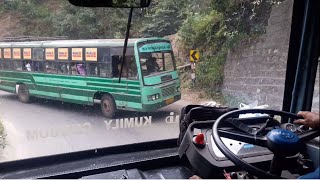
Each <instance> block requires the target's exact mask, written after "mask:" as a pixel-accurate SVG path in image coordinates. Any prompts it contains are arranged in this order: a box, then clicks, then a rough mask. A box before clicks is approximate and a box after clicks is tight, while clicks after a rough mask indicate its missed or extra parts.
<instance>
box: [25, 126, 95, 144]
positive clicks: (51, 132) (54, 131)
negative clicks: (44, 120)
mask: <svg viewBox="0 0 320 180" xmlns="http://www.w3.org/2000/svg"><path fill="white" fill-rule="evenodd" d="M90 129H91V124H90V123H89V122H85V123H82V124H80V123H75V124H68V125H66V126H64V127H51V128H49V129H43V130H39V129H36V130H27V131H26V134H27V139H28V140H38V139H46V138H56V137H66V136H70V135H73V134H84V133H87V132H88V131H89V130H90Z"/></svg>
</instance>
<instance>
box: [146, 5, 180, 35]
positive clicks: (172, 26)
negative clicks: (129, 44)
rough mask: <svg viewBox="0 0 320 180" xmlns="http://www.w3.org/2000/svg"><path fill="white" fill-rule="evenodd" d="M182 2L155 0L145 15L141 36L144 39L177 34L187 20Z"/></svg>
mask: <svg viewBox="0 0 320 180" xmlns="http://www.w3.org/2000/svg"><path fill="white" fill-rule="evenodd" d="M184 5H185V2H183V1H181V0H170V1H162V0H154V1H152V4H151V8H150V10H148V11H147V12H146V13H145V16H144V18H145V19H144V22H143V26H142V28H141V30H140V34H141V35H142V36H143V37H155V36H167V35H171V34H175V33H176V32H177V31H178V30H179V28H180V26H181V23H182V22H183V20H184V18H185V14H184V12H183V11H181V8H182V7H183V6H184Z"/></svg>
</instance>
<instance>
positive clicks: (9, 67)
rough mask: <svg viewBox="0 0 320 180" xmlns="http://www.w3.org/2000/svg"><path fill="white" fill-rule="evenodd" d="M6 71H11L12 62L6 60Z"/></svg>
mask: <svg viewBox="0 0 320 180" xmlns="http://www.w3.org/2000/svg"><path fill="white" fill-rule="evenodd" d="M4 69H6V70H10V69H11V60H8V59H6V60H4Z"/></svg>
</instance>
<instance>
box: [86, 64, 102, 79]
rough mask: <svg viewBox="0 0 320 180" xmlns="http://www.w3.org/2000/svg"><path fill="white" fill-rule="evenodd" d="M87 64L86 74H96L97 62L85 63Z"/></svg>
mask: <svg viewBox="0 0 320 180" xmlns="http://www.w3.org/2000/svg"><path fill="white" fill-rule="evenodd" d="M87 66H88V75H89V76H98V74H99V73H98V64H97V63H96V62H94V63H87Z"/></svg>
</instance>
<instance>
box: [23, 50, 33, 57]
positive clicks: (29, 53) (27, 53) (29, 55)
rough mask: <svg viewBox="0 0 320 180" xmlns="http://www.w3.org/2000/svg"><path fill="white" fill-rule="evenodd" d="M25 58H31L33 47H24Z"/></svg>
mask: <svg viewBox="0 0 320 180" xmlns="http://www.w3.org/2000/svg"><path fill="white" fill-rule="evenodd" d="M23 59H31V48H24V49H23Z"/></svg>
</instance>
